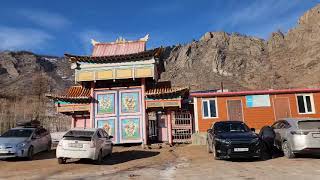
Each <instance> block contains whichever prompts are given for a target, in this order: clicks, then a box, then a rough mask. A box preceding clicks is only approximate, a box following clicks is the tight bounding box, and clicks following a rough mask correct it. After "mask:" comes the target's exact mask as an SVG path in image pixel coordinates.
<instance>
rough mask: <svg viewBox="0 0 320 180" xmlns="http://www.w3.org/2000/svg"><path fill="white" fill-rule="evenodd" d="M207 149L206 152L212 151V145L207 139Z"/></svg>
mask: <svg viewBox="0 0 320 180" xmlns="http://www.w3.org/2000/svg"><path fill="white" fill-rule="evenodd" d="M207 151H208V153H212V145H211V143H209V141H207Z"/></svg>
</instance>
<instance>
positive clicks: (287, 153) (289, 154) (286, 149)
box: [282, 141, 295, 159]
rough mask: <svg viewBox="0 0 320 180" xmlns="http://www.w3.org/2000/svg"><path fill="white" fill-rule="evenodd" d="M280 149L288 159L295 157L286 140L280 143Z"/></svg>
mask: <svg viewBox="0 0 320 180" xmlns="http://www.w3.org/2000/svg"><path fill="white" fill-rule="evenodd" d="M282 151H283V154H284V156H285V157H287V158H289V159H291V158H294V157H295V155H294V153H293V152H292V149H291V146H290V144H289V142H288V141H284V142H283V143H282Z"/></svg>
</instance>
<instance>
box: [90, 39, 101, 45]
mask: <svg viewBox="0 0 320 180" xmlns="http://www.w3.org/2000/svg"><path fill="white" fill-rule="evenodd" d="M98 43H100V42H98V41H96V40H94V39H91V44H92V45H93V46H94V45H96V44H98Z"/></svg>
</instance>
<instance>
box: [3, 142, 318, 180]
mask: <svg viewBox="0 0 320 180" xmlns="http://www.w3.org/2000/svg"><path fill="white" fill-rule="evenodd" d="M0 167H1V168H0V179H88V180H89V179H152V180H155V179H201V180H205V179H228V180H229V179H231V180H232V179H243V180H253V179H258V180H260V179H276V180H277V179H280V180H287V179H288V180H289V179H290V180H293V179H320V159H317V158H297V159H292V160H291V159H290V160H289V159H286V158H283V157H280V158H275V159H272V160H268V161H245V162H241V161H235V162H233V161H221V160H220V161H217V160H214V159H213V157H212V155H210V154H208V153H206V148H205V147H204V146H182V147H180V146H179V147H174V148H163V149H155V150H142V149H141V148H140V147H116V148H115V150H114V153H113V155H112V157H110V158H108V159H107V160H106V161H105V163H104V165H100V166H98V165H93V164H92V162H91V161H73V162H70V163H68V164H65V165H59V164H58V163H57V160H56V159H55V157H54V151H52V152H51V153H43V154H40V155H39V156H37V157H36V159H35V160H34V161H14V160H10V161H0Z"/></svg>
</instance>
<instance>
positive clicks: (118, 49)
mask: <svg viewBox="0 0 320 180" xmlns="http://www.w3.org/2000/svg"><path fill="white" fill-rule="evenodd" d="M148 39H149V35H148V34H147V35H146V36H145V37H143V38H140V39H139V40H136V41H127V40H125V39H124V38H122V37H120V38H118V39H117V40H116V41H115V42H108V43H101V42H97V41H95V40H93V39H92V40H91V43H92V45H93V51H92V56H94V57H97V56H116V55H126V54H136V53H140V52H143V51H145V50H146V43H147V41H148Z"/></svg>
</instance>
